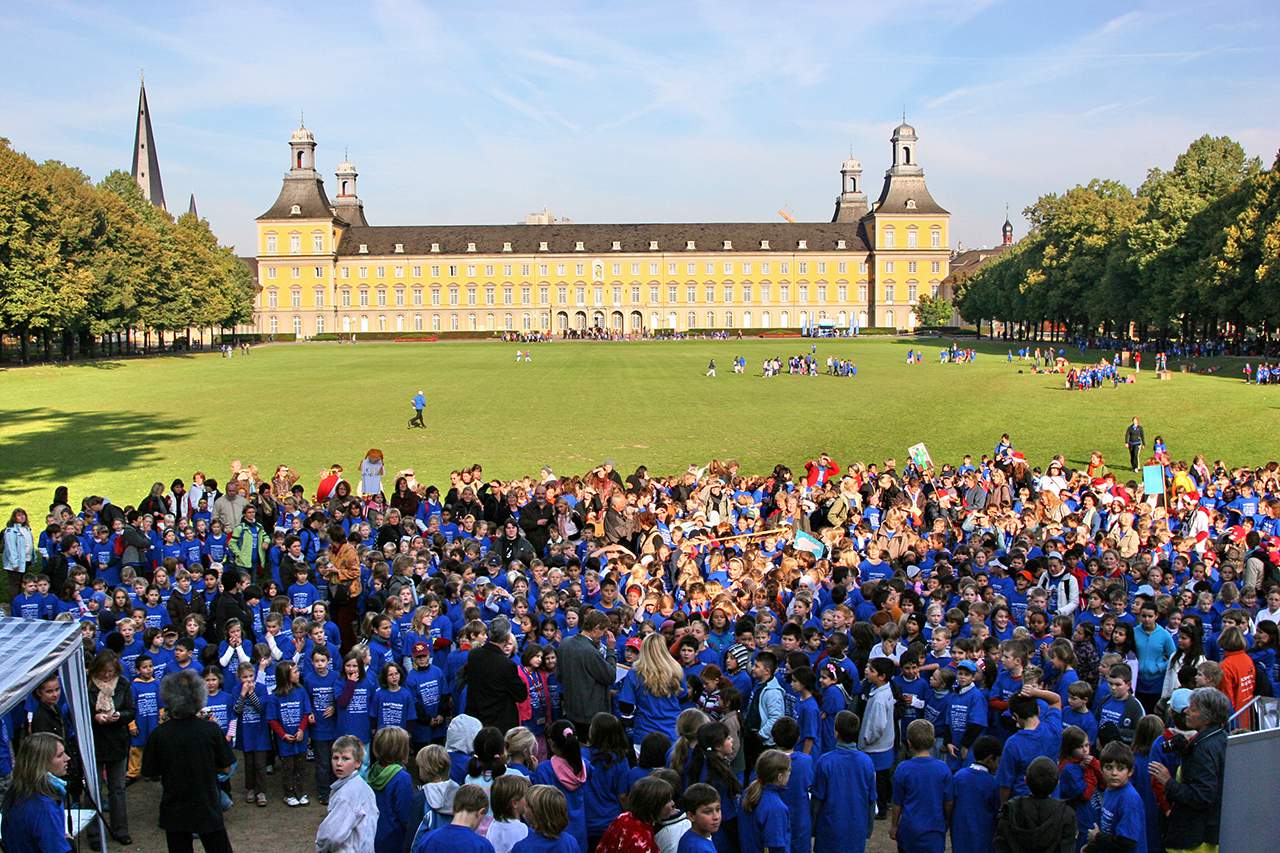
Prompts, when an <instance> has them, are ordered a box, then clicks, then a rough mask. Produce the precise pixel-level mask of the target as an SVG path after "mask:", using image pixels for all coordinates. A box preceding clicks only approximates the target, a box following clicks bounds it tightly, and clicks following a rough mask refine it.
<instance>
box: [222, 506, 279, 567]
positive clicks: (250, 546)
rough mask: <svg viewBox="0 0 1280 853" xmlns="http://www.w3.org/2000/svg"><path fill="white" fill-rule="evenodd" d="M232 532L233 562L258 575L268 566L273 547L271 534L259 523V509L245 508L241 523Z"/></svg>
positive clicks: (228, 544)
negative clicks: (268, 556)
mask: <svg viewBox="0 0 1280 853" xmlns="http://www.w3.org/2000/svg"><path fill="white" fill-rule="evenodd" d="M225 529H226V530H231V540H230V541H229V542H228V543H227V547H228V548H229V549H230V553H231V560H232V562H233V563H235V565H236V566H237V567H238V568H239V569H240V570H241V571H245V572H249V573H250V574H251V575H258V574H261V572H262V567H263V566H265V565H266V564H267V548H268V547H269V546H270V545H271V542H270V538H271V536H270V534H269V533H267V529H266V528H265V527H263V526H262V525H261V524H259V523H258V507H257V506H255V505H254V504H247V505H246V506H245V507H244V511H243V514H242V516H241V519H240V523H239V524H237V525H235V528H234V529H232V528H230V527H228V528H225Z"/></svg>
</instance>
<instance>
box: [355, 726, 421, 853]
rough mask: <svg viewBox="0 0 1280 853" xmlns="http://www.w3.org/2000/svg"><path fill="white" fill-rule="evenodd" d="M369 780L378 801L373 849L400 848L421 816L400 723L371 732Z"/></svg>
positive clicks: (419, 793) (418, 798) (407, 743)
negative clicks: (408, 767) (406, 763)
mask: <svg viewBox="0 0 1280 853" xmlns="http://www.w3.org/2000/svg"><path fill="white" fill-rule="evenodd" d="M372 752H373V755H372V757H371V758H370V762H371V763H370V764H369V775H368V782H369V787H370V788H373V796H374V800H375V802H376V803H377V804H378V829H377V831H376V832H375V833H374V837H373V849H374V850H377V851H379V853H381V851H384V850H385V851H400V850H403V849H404V848H405V846H406V838H405V835H406V833H408V834H409V836H410V839H411V838H412V833H413V831H414V830H415V829H417V826H418V822H419V820H420V819H421V818H422V807H423V796H422V792H421V791H419V790H418V789H417V788H415V787H414V785H413V777H411V776H410V775H409V771H407V770H405V769H404V763H405V762H406V761H408V760H409V733H408V732H407V731H405V730H404V729H402V728H400V727H399V726H387V727H386V728H382V729H378V733H377V734H375V735H374V736H373V750H372Z"/></svg>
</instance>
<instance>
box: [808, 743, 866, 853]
mask: <svg viewBox="0 0 1280 853" xmlns="http://www.w3.org/2000/svg"><path fill="white" fill-rule="evenodd" d="M812 795H813V800H814V802H817V803H819V804H820V805H819V807H818V813H817V816H816V820H815V823H814V846H813V850H814V853H844V851H850V853H861V851H862V850H864V849H865V848H866V843H867V835H868V834H869V833H870V829H871V821H872V818H873V815H874V812H875V807H876V771H875V767H874V766H872V764H871V759H870V758H869V757H868V756H867V754H866V753H865V752H863V751H862V750H859V749H855V748H853V747H852V746H851V745H850V746H838V747H836V748H835V749H833V750H831V751H830V752H827V753H825V754H824V755H823V756H822V757H821V758H819V759H818V763H817V765H816V766H815V768H814V771H813V788H812Z"/></svg>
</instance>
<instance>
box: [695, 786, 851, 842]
mask: <svg viewBox="0 0 1280 853" xmlns="http://www.w3.org/2000/svg"><path fill="white" fill-rule="evenodd" d="M872 788H873V790H874V783H873V785H872ZM680 800H681V802H682V803H683V804H684V808H685V813H686V814H687V815H688V816H689V831H688V832H686V833H685V834H684V835H682V836H680V845H679V846H678V847H677V848H676V853H715V850H716V845H715V843H714V842H713V841H712V840H711V838H712V836H714V835H715V834H716V833H717V832H719V831H720V794H719V792H717V791H716V789H715V788H713V787H711V786H710V785H708V784H706V783H705V782H698V783H696V784H693V785H690V786H689V787H688V788H685V790H684V795H683V796H682V797H681V798H680Z"/></svg>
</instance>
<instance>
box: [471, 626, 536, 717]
mask: <svg viewBox="0 0 1280 853" xmlns="http://www.w3.org/2000/svg"><path fill="white" fill-rule="evenodd" d="M510 640H511V622H510V621H508V619H507V617H505V616H497V617H494V620H493V621H492V622H490V623H489V641H488V642H487V643H485V644H484V645H483V646H481V647H480V648H478V649H472V650H471V652H470V653H469V654H468V655H467V662H466V663H465V664H464V665H463V667H464V669H463V678H464V680H465V683H466V685H467V713H468V714H470V715H471V716H473V717H475V718H476V719H478V720H479V721H480V722H481V723H483V724H484V725H486V726H496V727H497V728H498V729H499V730H500V731H504V732H505V731H507V730H508V729H513V728H515V727H516V726H518V725H520V714H519V711H518V710H517V709H516V705H517V703H520V702H523V701H525V700H526V699H528V698H529V688H528V685H526V684H525V683H524V679H522V678H521V677H520V673H519V671H518V670H517V669H516V665H515V662H514V661H512V660H511V656H510V654H509V653H508V652H507V644H508V642H509V641H510Z"/></svg>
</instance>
